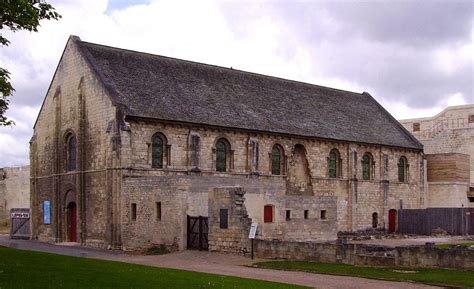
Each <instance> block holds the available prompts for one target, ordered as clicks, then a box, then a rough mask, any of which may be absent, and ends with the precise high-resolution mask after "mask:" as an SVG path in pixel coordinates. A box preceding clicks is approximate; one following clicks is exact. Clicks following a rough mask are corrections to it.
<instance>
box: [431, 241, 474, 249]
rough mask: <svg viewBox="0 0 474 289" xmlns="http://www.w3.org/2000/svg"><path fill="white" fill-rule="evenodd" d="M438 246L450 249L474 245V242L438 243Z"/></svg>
mask: <svg viewBox="0 0 474 289" xmlns="http://www.w3.org/2000/svg"><path fill="white" fill-rule="evenodd" d="M435 246H436V248H438V249H450V248H453V247H456V246H463V247H464V246H465V247H468V246H474V242H463V243H456V244H436V245H435Z"/></svg>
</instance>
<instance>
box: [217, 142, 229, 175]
mask: <svg viewBox="0 0 474 289" xmlns="http://www.w3.org/2000/svg"><path fill="white" fill-rule="evenodd" d="M229 155H230V144H229V142H228V141H227V140H226V139H223V138H221V139H219V140H218V141H217V142H216V171H218V172H226V171H227V161H228V158H229V157H230V156H229Z"/></svg>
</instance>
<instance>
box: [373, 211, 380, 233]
mask: <svg viewBox="0 0 474 289" xmlns="http://www.w3.org/2000/svg"><path fill="white" fill-rule="evenodd" d="M378 226H379V214H377V213H373V214H372V228H374V229H375V228H377V227H378Z"/></svg>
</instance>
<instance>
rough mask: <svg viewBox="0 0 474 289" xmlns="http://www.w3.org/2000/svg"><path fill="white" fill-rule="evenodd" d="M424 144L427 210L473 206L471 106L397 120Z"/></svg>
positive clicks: (473, 107) (473, 118)
mask: <svg viewBox="0 0 474 289" xmlns="http://www.w3.org/2000/svg"><path fill="white" fill-rule="evenodd" d="M400 122H401V123H402V124H403V125H404V126H405V128H406V129H407V130H409V131H410V132H411V133H412V134H413V135H414V136H415V137H416V138H417V139H418V140H419V141H420V142H422V143H423V145H424V151H425V154H426V158H427V172H428V174H427V180H428V185H427V190H428V199H429V202H428V204H427V206H428V207H465V206H473V205H474V104H468V105H460V106H450V107H447V108H446V109H444V110H443V111H442V112H440V113H438V114H437V115H435V116H433V117H426V118H416V119H407V120H401V121H400Z"/></svg>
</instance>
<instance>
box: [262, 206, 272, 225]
mask: <svg viewBox="0 0 474 289" xmlns="http://www.w3.org/2000/svg"><path fill="white" fill-rule="evenodd" d="M263 222H264V223H273V206H272V205H266V206H264V207H263Z"/></svg>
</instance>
